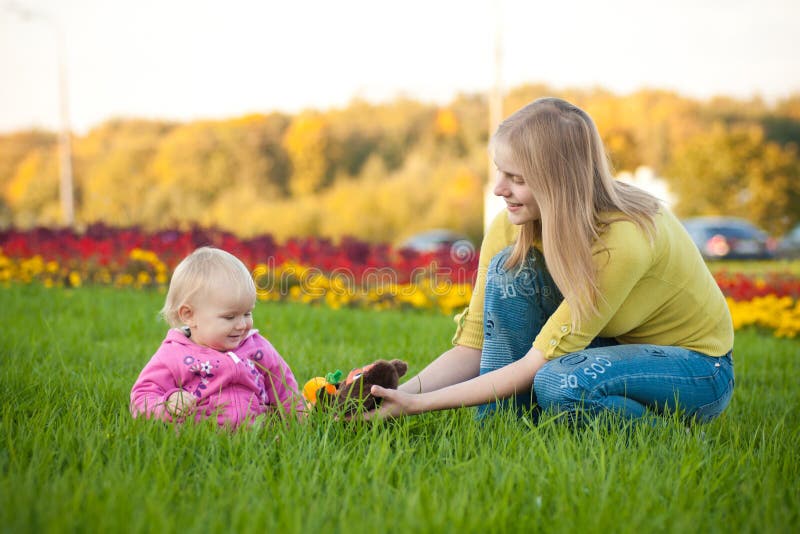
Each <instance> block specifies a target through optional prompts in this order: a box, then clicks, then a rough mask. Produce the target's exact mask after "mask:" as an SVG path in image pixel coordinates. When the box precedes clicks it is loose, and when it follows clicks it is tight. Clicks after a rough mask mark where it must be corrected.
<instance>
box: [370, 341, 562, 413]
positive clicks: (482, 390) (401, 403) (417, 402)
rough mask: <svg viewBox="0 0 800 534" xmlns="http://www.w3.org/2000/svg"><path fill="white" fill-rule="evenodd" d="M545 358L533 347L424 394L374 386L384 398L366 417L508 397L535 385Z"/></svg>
mask: <svg viewBox="0 0 800 534" xmlns="http://www.w3.org/2000/svg"><path fill="white" fill-rule="evenodd" d="M445 354H446V353H445ZM439 359H441V357H440V358H439ZM439 359H437V360H436V362H438V361H439ZM546 361H547V360H545V358H544V355H542V353H541V352H540V351H539V350H538V349H536V348H533V347H531V350H529V351H528V353H527V354H526V355H525V356H523V357H522V358H521V359H520V360H517V361H516V362H514V363H512V364H510V365H507V366H505V367H502V368H500V369H497V370H495V371H492V372H491V373H486V374H485V375H481V376H478V377H475V378H473V379H472V380H468V381H466V382H461V383H457V384H454V385H451V386H447V387H444V388H442V389H437V390H435V391H430V392H427V393H423V394H421V395H414V394H409V393H407V392H405V391H400V390H394V389H385V388H382V387H380V386H372V391H371V392H372V394H373V395H375V396H376V397H381V398H383V402H382V403H381V407H380V409H378V410H376V411H374V412H370V413H369V414H367V418H371V417H399V416H401V415H413V414H418V413H423V412H431V411H435V410H447V409H450V408H460V407H464V406H475V405H478V404H483V403H485V402H491V401H493V400H495V399H505V398H508V397H511V396H512V395H515V394H516V393H518V392H523V391H527V390H529V389H530V388H531V387H532V385H533V378H534V377H535V376H536V373H537V372H538V371H539V369H540V368H541V367H542V366H543V365H544V364H545V363H546ZM436 362H434V363H436ZM431 365H433V364H431ZM429 367H430V366H429ZM414 381H416V379H412V381H410V382H414Z"/></svg>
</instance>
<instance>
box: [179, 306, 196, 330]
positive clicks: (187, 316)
mask: <svg viewBox="0 0 800 534" xmlns="http://www.w3.org/2000/svg"><path fill="white" fill-rule="evenodd" d="M193 317H194V310H192V307H191V306H189V305H188V304H181V306H180V308H178V319H180V320H181V322H182V323H183V324H185V325H187V326H189V327H191V324H190V322H191V320H192V318H193Z"/></svg>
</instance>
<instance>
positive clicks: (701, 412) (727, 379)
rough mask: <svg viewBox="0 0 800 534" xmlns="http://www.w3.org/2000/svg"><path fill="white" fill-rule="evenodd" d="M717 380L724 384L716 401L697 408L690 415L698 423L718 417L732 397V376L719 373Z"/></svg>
mask: <svg viewBox="0 0 800 534" xmlns="http://www.w3.org/2000/svg"><path fill="white" fill-rule="evenodd" d="M718 378H719V379H720V381H721V382H722V383H723V384H724V387H723V388H722V391H721V392H719V394H718V397H717V399H716V400H714V401H712V402H709V403H708V404H704V405H702V406H699V407H698V408H697V409H696V410H695V411H694V413H693V414H692V415H694V416H695V417H696V418H697V419H698V421H700V422H703V423H707V422H708V421H711V420H712V419H714V418H716V417H718V416H719V414H721V413H722V412H723V410H725V408H726V407H727V406H728V404H729V403H730V401H731V397H733V375H729V374H728V373H720V375H719V376H718Z"/></svg>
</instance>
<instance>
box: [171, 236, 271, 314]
mask: <svg viewBox="0 0 800 534" xmlns="http://www.w3.org/2000/svg"><path fill="white" fill-rule="evenodd" d="M216 284H220V285H221V284H227V285H228V286H229V287H233V288H237V289H238V291H239V296H248V297H249V296H252V298H253V299H255V298H256V286H255V283H254V282H253V276H252V275H251V274H250V271H248V270H247V267H245V265H244V263H242V262H241V260H240V259H239V258H237V257H236V256H234V255H233V254H230V253H229V252H225V251H224V250H221V249H218V248H213V247H201V248H198V249H197V250H195V251H194V252H192V253H191V254H189V255H188V256H186V257H185V258H184V259H183V260H182V261H181V262H180V263H179V264H178V266H177V267H176V268H175V271H174V272H173V273H172V279H171V280H170V282H169V290H167V298H166V300H165V302H164V307H163V308H162V309H161V316H162V317H163V318H164V320H165V321H166V322H167V323H168V324H169V325H170V326H172V327H179V326H182V323H181V320H180V317H179V314H178V311H179V310H180V307H181V306H183V305H184V304H189V303H191V302H192V300H193V299H194V298H196V297H198V296H199V297H200V298H202V297H203V293H204V292H205V291H207V290H208V289H209V288H211V287H213V286H214V285H216Z"/></svg>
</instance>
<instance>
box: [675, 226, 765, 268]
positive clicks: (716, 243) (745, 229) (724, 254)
mask: <svg viewBox="0 0 800 534" xmlns="http://www.w3.org/2000/svg"><path fill="white" fill-rule="evenodd" d="M683 225H684V227H685V228H686V230H687V231H688V232H689V235H690V236H691V238H692V241H694V243H695V244H696V245H697V248H699V249H700V253H701V254H702V255H703V257H704V258H705V259H707V260H719V259H742V260H745V259H747V260H756V259H769V258H772V257H773V256H774V252H775V245H776V244H775V241H774V240H773V239H772V238H770V237H769V235H768V234H767V233H766V232H764V231H763V230H761V229H759V228H758V227H756V226H754V225H753V224H751V223H750V222H748V221H746V220H744V219H739V218H736V217H694V218H691V219H685V220H684V221H683Z"/></svg>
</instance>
